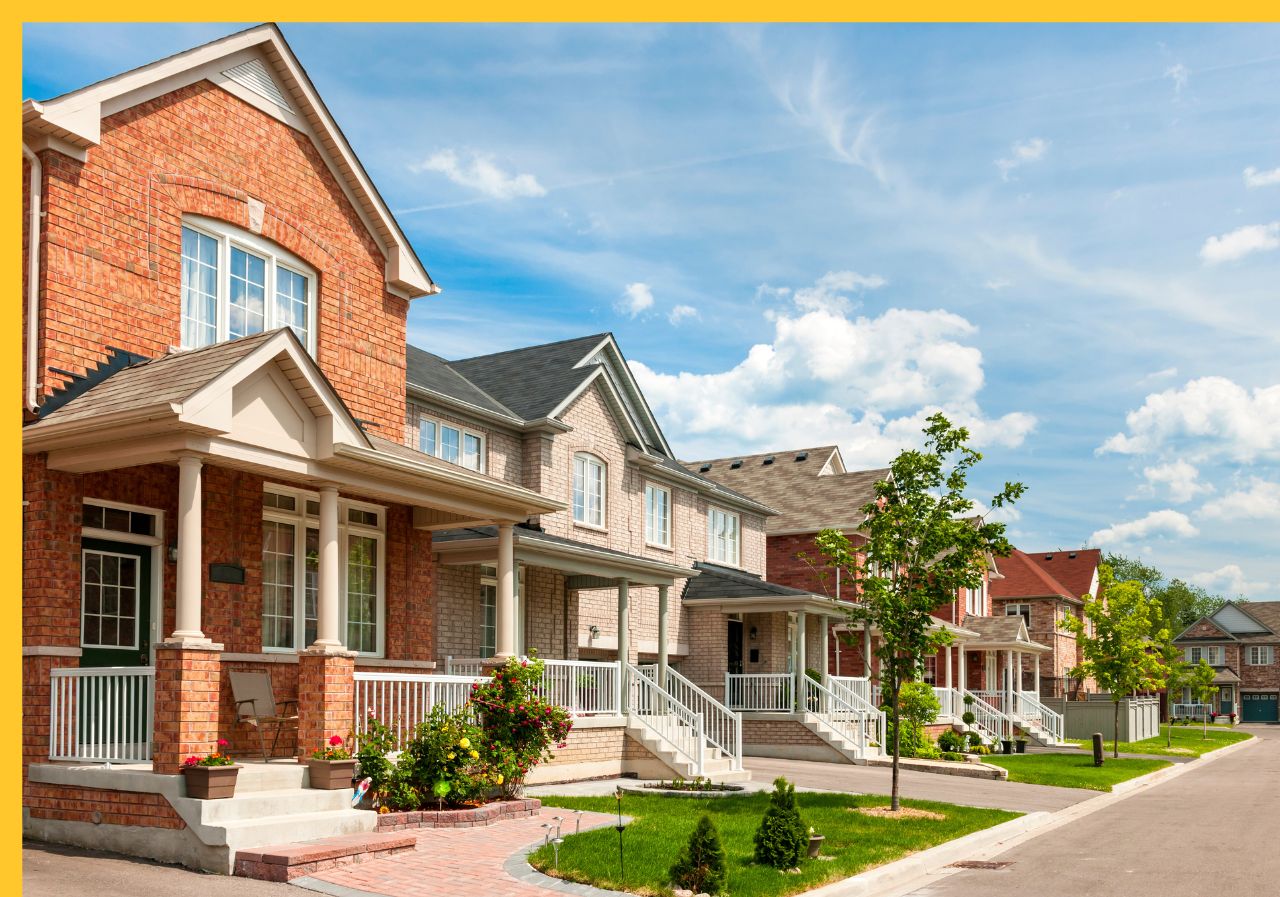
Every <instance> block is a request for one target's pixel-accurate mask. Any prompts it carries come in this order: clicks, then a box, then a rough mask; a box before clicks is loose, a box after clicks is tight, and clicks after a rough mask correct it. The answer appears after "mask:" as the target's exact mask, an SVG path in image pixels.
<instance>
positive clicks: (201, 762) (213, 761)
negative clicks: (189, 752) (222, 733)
mask: <svg viewBox="0 0 1280 897" xmlns="http://www.w3.org/2000/svg"><path fill="white" fill-rule="evenodd" d="M228 744H229V742H228V741H227V740H226V739H225V738H219V739H218V749H217V750H216V751H214V752H213V753H212V754H206V755H205V756H203V757H188V758H187V759H185V760H183V761H182V765H183V767H184V768H186V769H190V768H192V767H195V766H234V765H235V762H236V761H235V760H234V759H232V757H231V755H230V754H226V753H223V751H224V749H225V748H226V747H227V745H228Z"/></svg>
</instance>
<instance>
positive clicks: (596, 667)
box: [542, 659, 618, 716]
mask: <svg viewBox="0 0 1280 897" xmlns="http://www.w3.org/2000/svg"><path fill="white" fill-rule="evenodd" d="M542 664H543V667H542V696H543V698H544V699H545V700H547V701H549V702H550V703H552V704H556V705H558V706H560V707H563V708H564V709H566V710H568V711H569V712H571V713H578V714H585V715H606V716H614V715H616V714H617V713H618V662H617V661H616V660H608V661H596V660H545V659H544V660H543V661H542Z"/></svg>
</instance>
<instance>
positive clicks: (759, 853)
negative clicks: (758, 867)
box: [755, 777, 809, 869]
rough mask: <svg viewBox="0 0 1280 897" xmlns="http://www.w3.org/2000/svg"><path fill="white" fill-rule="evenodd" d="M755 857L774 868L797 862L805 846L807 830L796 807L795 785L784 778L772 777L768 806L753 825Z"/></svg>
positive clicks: (781, 867)
mask: <svg viewBox="0 0 1280 897" xmlns="http://www.w3.org/2000/svg"><path fill="white" fill-rule="evenodd" d="M755 844H756V850H755V860H756V862H757V863H762V864H764V865H766V866H772V867H773V868H775V869H790V868H792V867H794V866H796V865H799V863H800V858H801V857H802V856H804V854H805V851H806V850H807V848H808V846H809V830H808V829H806V828H805V826H804V823H803V822H802V821H801V820H800V812H799V811H798V810H797V809H796V789H795V786H794V785H792V784H791V783H790V782H788V781H787V780H786V779H784V778H781V777H779V778H777V779H774V782H773V793H772V794H770V795H769V809H768V810H766V811H765V814H764V818H763V819H761V820H760V827H759V828H758V829H756V837H755Z"/></svg>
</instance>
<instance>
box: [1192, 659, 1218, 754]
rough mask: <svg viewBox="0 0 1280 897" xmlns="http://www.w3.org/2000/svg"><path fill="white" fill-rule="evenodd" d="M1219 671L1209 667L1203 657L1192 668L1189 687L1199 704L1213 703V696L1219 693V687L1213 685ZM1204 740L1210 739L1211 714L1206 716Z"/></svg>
mask: <svg viewBox="0 0 1280 897" xmlns="http://www.w3.org/2000/svg"><path fill="white" fill-rule="evenodd" d="M1217 675H1218V673H1217V671H1216V670H1215V669H1214V668H1213V667H1211V666H1209V664H1208V662H1207V661H1206V660H1205V659H1204V658H1203V657H1201V658H1200V662H1199V663H1198V664H1196V665H1195V666H1194V667H1192V668H1191V671H1190V673H1189V675H1188V676H1187V686H1188V687H1189V688H1190V689H1191V696H1192V697H1193V698H1195V699H1196V703H1198V704H1211V703H1213V696H1214V695H1215V694H1216V693H1217V691H1218V686H1216V685H1214V684H1213V680H1214V677H1215V676H1217ZM1202 735H1203V737H1204V738H1208V737H1209V714H1208V713H1206V714H1205V715H1204V728H1203V730H1202Z"/></svg>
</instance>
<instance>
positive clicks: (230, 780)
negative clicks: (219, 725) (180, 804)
mask: <svg viewBox="0 0 1280 897" xmlns="http://www.w3.org/2000/svg"><path fill="white" fill-rule="evenodd" d="M226 746H227V741H226V739H225V738H219V739H218V749H217V750H216V751H214V752H213V753H212V754H208V755H207V756H204V757H188V758H187V759H186V760H183V761H182V777H183V778H184V779H186V782H187V797H194V798H196V799H197V800H219V799H222V798H227V797H231V796H233V795H234V794H235V793H236V776H238V775H239V774H240V767H239V766H237V765H236V761H235V760H233V759H231V757H230V755H228V754H224V753H223V749H224V748H226Z"/></svg>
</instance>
